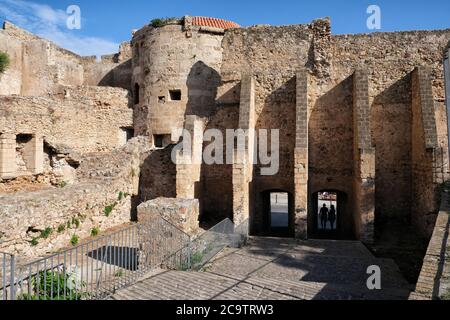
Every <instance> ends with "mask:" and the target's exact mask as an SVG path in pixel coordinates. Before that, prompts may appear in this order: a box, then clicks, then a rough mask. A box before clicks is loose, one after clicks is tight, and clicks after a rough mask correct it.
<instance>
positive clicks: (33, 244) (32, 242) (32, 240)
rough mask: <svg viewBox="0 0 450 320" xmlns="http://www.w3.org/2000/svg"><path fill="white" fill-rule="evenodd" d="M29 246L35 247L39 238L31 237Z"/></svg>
mask: <svg viewBox="0 0 450 320" xmlns="http://www.w3.org/2000/svg"><path fill="white" fill-rule="evenodd" d="M30 244H31V246H33V247H35V246H37V245H38V244H39V238H33V239H31V241H30Z"/></svg>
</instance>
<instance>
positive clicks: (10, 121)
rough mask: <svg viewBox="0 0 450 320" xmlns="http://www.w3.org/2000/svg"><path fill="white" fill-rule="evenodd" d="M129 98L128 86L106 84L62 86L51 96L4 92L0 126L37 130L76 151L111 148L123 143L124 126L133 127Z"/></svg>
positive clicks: (7, 129)
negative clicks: (110, 86) (108, 85)
mask: <svg viewBox="0 0 450 320" xmlns="http://www.w3.org/2000/svg"><path fill="white" fill-rule="evenodd" d="M128 99H129V97H128V92H127V91H126V90H123V89H118V88H103V87H60V88H59V93H58V94H56V95H53V96H48V97H25V96H2V97H0V128H1V132H2V133H6V132H7V133H13V134H16V135H18V134H38V135H40V136H42V137H44V140H45V141H47V142H48V143H50V144H51V145H64V146H65V147H67V148H68V149H70V150H72V151H73V152H75V153H81V154H82V153H88V152H102V151H109V150H112V149H114V148H116V147H120V146H121V139H120V138H121V131H122V130H121V128H132V127H133V110H132V109H131V108H129V106H128ZM122 144H123V143H122Z"/></svg>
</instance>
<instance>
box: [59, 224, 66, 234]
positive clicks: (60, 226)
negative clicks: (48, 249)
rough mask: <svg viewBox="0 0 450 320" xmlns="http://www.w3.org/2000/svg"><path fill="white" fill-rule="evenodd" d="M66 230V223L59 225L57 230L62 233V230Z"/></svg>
mask: <svg viewBox="0 0 450 320" xmlns="http://www.w3.org/2000/svg"><path fill="white" fill-rule="evenodd" d="M65 230H66V225H65V224H60V225H59V226H58V229H57V232H58V233H62V232H64V231H65Z"/></svg>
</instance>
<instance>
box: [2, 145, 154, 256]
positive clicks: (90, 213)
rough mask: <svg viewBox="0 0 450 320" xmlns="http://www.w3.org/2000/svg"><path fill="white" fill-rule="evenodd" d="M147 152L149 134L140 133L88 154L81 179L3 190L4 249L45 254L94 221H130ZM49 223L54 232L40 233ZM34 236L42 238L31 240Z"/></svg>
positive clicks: (106, 224)
mask: <svg viewBox="0 0 450 320" xmlns="http://www.w3.org/2000/svg"><path fill="white" fill-rule="evenodd" d="M148 152H150V146H149V144H148V140H147V139H144V138H136V139H133V140H132V141H130V143H129V144H127V145H126V146H125V147H123V148H122V149H120V150H116V151H113V152H111V153H106V154H103V155H101V156H90V157H86V158H83V159H82V161H81V166H80V168H79V169H78V171H77V175H78V178H79V182H78V183H75V184H71V185H68V186H65V187H62V188H47V189H44V190H40V191H36V192H21V193H16V194H11V195H0V220H1V221H2V223H1V226H0V250H1V251H6V252H9V253H13V254H17V255H18V256H19V257H27V258H31V257H36V256H41V255H43V254H46V253H49V252H53V251H55V250H57V249H60V248H63V247H67V246H69V245H70V239H71V238H72V236H73V235H76V236H78V237H79V239H80V240H82V239H84V238H87V237H89V236H90V233H91V230H92V228H94V227H96V228H99V229H100V230H101V231H105V230H107V229H109V228H112V227H115V226H117V225H120V224H123V223H127V222H129V221H130V219H131V214H132V204H133V203H132V197H133V196H135V195H137V193H138V184H139V180H138V178H139V175H140V165H141V164H142V162H143V160H144V159H143V155H145V154H147V153H148ZM62 226H63V227H64V230H62ZM47 228H51V230H52V232H51V234H50V236H49V237H48V238H46V239H44V238H40V237H39V236H40V234H41V232H42V231H44V230H45V229H47ZM59 228H61V229H60V231H59V232H58V229H59ZM34 238H35V241H37V243H34V244H32V243H31V241H32V240H33V239H34Z"/></svg>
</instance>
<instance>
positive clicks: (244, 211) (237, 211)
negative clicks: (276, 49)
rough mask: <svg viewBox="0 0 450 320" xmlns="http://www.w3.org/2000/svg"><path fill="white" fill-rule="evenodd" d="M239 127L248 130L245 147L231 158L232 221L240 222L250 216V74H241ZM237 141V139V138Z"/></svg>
mask: <svg viewBox="0 0 450 320" xmlns="http://www.w3.org/2000/svg"><path fill="white" fill-rule="evenodd" d="M239 110H240V113H239V128H238V129H242V130H248V136H247V137H246V143H245V148H238V151H237V152H235V156H234V159H233V221H234V223H235V224H237V225H238V224H241V223H242V222H244V221H245V220H247V219H248V218H249V216H250V182H251V181H252V179H253V159H252V158H251V157H250V156H249V155H253V143H254V128H255V82H254V79H253V77H252V76H250V75H243V76H242V83H241V102H240V109H239ZM238 141H239V139H238Z"/></svg>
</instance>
